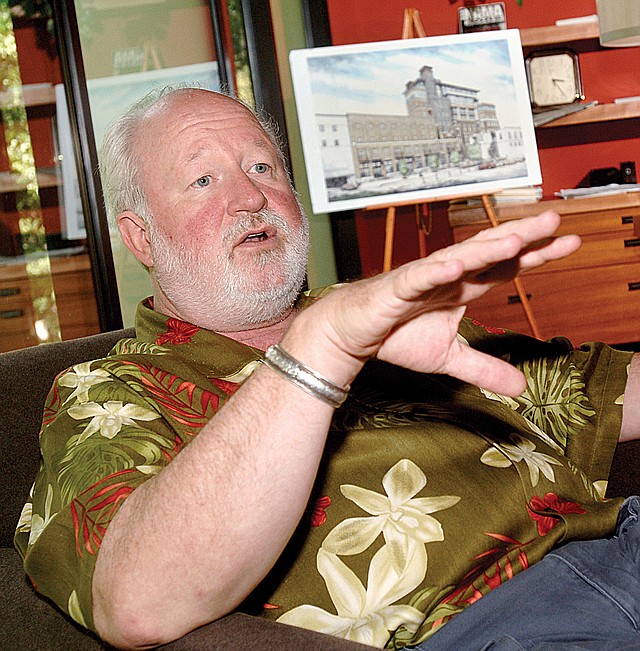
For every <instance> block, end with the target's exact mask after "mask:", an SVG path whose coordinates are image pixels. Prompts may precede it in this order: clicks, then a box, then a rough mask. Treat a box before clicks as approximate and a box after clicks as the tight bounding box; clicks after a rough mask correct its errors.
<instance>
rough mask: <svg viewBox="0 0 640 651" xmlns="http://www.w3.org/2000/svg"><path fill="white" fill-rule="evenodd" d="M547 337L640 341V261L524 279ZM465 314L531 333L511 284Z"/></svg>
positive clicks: (490, 295)
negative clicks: (561, 336)
mask: <svg viewBox="0 0 640 651" xmlns="http://www.w3.org/2000/svg"><path fill="white" fill-rule="evenodd" d="M522 284H523V287H524V290H525V293H526V294H527V296H528V297H529V303H530V306H531V310H532V311H533V314H534V316H535V318H536V321H537V323H538V326H539V328H540V333H541V336H542V338H543V339H548V338H550V337H554V336H557V335H564V336H567V337H569V338H570V339H571V340H572V341H573V342H574V343H575V344H579V343H581V342H583V341H593V340H598V341H605V342H607V343H611V344H615V343H627V342H632V341H639V340H640V263H634V264H620V265H611V266H610V267H603V268H601V269H598V270H595V271H594V270H592V269H577V270H571V271H563V272H558V273H540V274H534V273H532V274H529V275H527V276H523V277H522ZM467 316H469V317H471V318H475V319H477V320H479V321H481V322H482V323H485V324H486V325H493V326H502V327H506V328H510V329H512V330H518V331H521V332H530V329H529V326H528V322H527V320H526V318H525V316H524V312H523V309H522V306H521V305H520V303H519V302H518V297H517V292H516V291H515V288H514V286H513V284H512V283H511V284H509V285H504V286H501V287H498V288H496V289H494V290H493V291H491V292H489V294H488V295H487V296H485V297H483V298H482V299H481V300H480V301H477V302H474V303H472V304H471V305H470V306H469V308H468V310H467Z"/></svg>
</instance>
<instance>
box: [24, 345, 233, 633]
mask: <svg viewBox="0 0 640 651" xmlns="http://www.w3.org/2000/svg"><path fill="white" fill-rule="evenodd" d="M150 360H151V361H150ZM211 388H212V390H211V391H209V390H207V389H205V388H202V387H200V386H197V384H196V383H194V382H191V381H189V380H188V379H185V378H182V377H178V376H177V375H176V374H174V373H171V372H169V371H167V370H163V369H161V368H159V367H157V366H155V365H154V361H153V357H152V356H143V355H137V356H132V357H131V358H128V359H123V358H118V357H114V358H106V359H104V360H99V361H94V362H87V363H83V364H79V365H77V366H74V367H73V368H71V369H69V370H68V371H66V372H64V373H62V374H60V375H59V376H58V378H57V379H56V381H55V383H54V385H53V387H52V389H51V391H50V393H49V396H48V398H47V401H46V405H45V410H44V419H43V426H42V430H41V433H40V447H41V454H42V461H41V466H40V470H39V472H38V475H37V477H36V480H35V483H34V485H33V488H32V491H31V495H30V500H29V501H28V503H27V504H26V505H25V507H24V509H23V512H22V516H21V519H20V522H19V525H18V529H17V532H16V538H15V543H16V547H17V549H18V551H19V552H20V554H21V555H22V556H23V558H24V565H25V570H26V572H27V574H28V576H29V577H30V579H31V581H32V582H33V584H34V586H35V587H36V589H37V590H38V591H39V592H40V593H41V594H43V595H45V596H47V597H49V598H50V599H51V600H52V601H54V602H55V603H56V604H57V605H58V606H59V607H60V608H61V609H62V610H63V611H65V612H67V613H68V614H69V615H70V616H71V617H72V618H73V619H74V620H75V621H77V622H78V623H79V624H81V625H82V626H85V627H87V628H89V629H93V620H92V599H91V584H92V578H93V571H94V567H95V561H96V556H97V553H98V551H99V549H100V545H101V543H102V540H103V537H104V535H105V532H106V531H107V528H108V526H109V524H110V522H111V521H112V519H113V518H114V516H115V514H116V513H117V511H118V509H119V508H120V506H122V504H123V503H124V501H125V500H126V499H127V497H128V496H129V495H130V494H131V493H132V492H133V491H134V490H135V489H136V488H137V487H138V486H140V485H141V484H142V483H143V482H145V481H147V480H148V479H149V478H151V477H153V476H154V475H155V474H157V473H158V472H159V471H160V470H161V469H162V468H163V467H164V466H166V465H167V464H168V463H169V462H170V461H171V460H172V459H173V458H174V457H175V456H176V454H178V453H179V451H180V450H181V449H182V448H183V447H184V445H186V444H187V443H188V442H189V441H190V440H191V439H192V438H193V436H195V435H196V434H197V432H198V431H199V429H200V428H201V427H202V426H203V425H204V424H205V423H206V422H207V421H208V420H209V419H210V418H211V416H212V415H213V414H214V413H215V411H217V409H218V407H219V404H220V402H221V399H222V396H224V395H225V394H224V393H223V392H222V391H220V390H218V388H217V387H216V386H215V385H214V384H213V383H211Z"/></svg>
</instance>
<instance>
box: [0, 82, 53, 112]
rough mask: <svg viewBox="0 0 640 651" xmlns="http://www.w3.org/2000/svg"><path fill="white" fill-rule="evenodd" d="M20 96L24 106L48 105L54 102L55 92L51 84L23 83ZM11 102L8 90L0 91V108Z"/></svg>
mask: <svg viewBox="0 0 640 651" xmlns="http://www.w3.org/2000/svg"><path fill="white" fill-rule="evenodd" d="M22 98H23V101H24V105H25V106H49V105H51V104H53V105H55V103H56V93H55V90H54V88H53V86H52V85H51V84H25V85H24V86H23V87H22ZM11 102H12V94H11V92H10V91H4V92H3V93H0V108H5V107H6V106H8V105H9V104H10V103H11Z"/></svg>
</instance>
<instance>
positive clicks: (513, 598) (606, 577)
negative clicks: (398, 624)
mask: <svg viewBox="0 0 640 651" xmlns="http://www.w3.org/2000/svg"><path fill="white" fill-rule="evenodd" d="M639 518H640V498H639V497H631V498H629V499H628V500H626V501H625V503H624V504H623V506H622V508H621V510H620V515H619V517H618V525H617V527H616V532H615V534H614V535H613V536H612V537H611V538H606V539H605V538H602V539H598V540H590V541H579V542H571V543H568V544H566V545H564V546H563V547H560V548H559V549H557V550H554V551H553V552H551V553H549V554H548V555H547V556H546V557H545V558H544V559H543V560H542V561H540V562H539V563H538V564H536V565H534V566H533V567H531V568H529V569H528V570H526V571H525V572H523V573H522V574H519V575H517V576H515V577H514V578H513V579H511V580H510V581H508V582H507V583H505V584H504V585H502V586H500V587H499V588H497V589H496V590H493V591H492V592H490V593H489V594H488V595H486V596H485V597H483V598H482V599H480V601H478V602H476V603H475V604H473V605H472V606H470V607H468V608H467V609H466V610H464V611H463V612H462V613H460V614H459V615H456V617H454V618H453V619H452V620H451V621H450V622H449V623H448V624H446V625H445V626H443V627H442V628H441V629H440V630H439V631H438V632H437V633H435V634H434V635H433V636H432V637H431V638H429V639H428V640H426V641H425V642H423V643H422V644H421V645H419V646H418V647H416V648H417V649H420V650H421V651H587V650H589V651H595V650H597V651H605V650H606V651H614V650H615V651H640V523H639V522H638V520H639Z"/></svg>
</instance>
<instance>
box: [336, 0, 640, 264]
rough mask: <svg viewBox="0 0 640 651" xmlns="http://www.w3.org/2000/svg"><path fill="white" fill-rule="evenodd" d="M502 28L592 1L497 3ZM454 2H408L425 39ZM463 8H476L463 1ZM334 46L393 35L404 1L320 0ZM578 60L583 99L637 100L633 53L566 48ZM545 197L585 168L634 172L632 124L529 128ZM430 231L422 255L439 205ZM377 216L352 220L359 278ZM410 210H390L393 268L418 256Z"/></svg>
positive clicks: (578, 9)
mask: <svg viewBox="0 0 640 651" xmlns="http://www.w3.org/2000/svg"><path fill="white" fill-rule="evenodd" d="M504 2H505V10H506V15H507V27H508V28H518V29H520V28H526V27H543V26H547V25H553V24H554V23H555V21H556V20H559V19H563V18H573V17H576V16H588V15H591V14H594V13H595V12H596V8H595V0H571V2H559V1H558V0H523V3H522V6H521V7H520V6H518V4H517V3H516V0H504ZM463 4H464V3H463V2H462V1H461V0H458V1H456V0H416V1H415V2H413V3H411V6H412V7H415V8H416V9H417V10H418V11H419V12H420V20H421V22H422V25H423V27H424V30H425V32H426V34H427V36H437V35H441V34H455V33H457V31H458V28H457V24H458V23H457V16H458V9H459V8H460V7H461V6H463ZM468 4H481V3H480V2H475V3H473V2H470V3H468ZM327 5H328V9H329V20H330V25H331V34H332V39H333V43H334V45H343V44H348V43H366V42H372V41H384V40H393V39H397V38H400V37H401V35H402V21H403V15H404V9H405V8H406V7H407V6H408V5H407V3H406V2H400V1H399V0H348V1H346V2H345V1H344V0H327ZM571 47H573V48H574V49H576V50H577V51H578V53H579V56H580V68H581V75H582V81H583V89H584V93H585V96H586V100H587V101H590V100H598V102H600V103H605V102H611V101H612V100H613V99H614V98H616V97H627V96H636V95H640V48H638V47H632V48H599V46H598V45H597V44H596V45H595V46H594V45H593V44H590V46H589V48H588V49H591V51H587V50H585V48H583V47H582V46H580V44H579V43H572V44H571ZM537 138H538V149H539V151H540V164H541V167H542V178H543V192H544V197H545V198H548V199H550V198H553V197H554V192H557V191H558V190H560V189H562V188H572V187H575V186H576V185H577V184H578V183H579V182H580V180H581V179H582V178H583V177H584V176H585V174H587V173H588V172H589V170H590V169H593V168H598V167H618V166H619V165H620V162H622V161H629V160H630V161H635V162H636V166H637V167H638V168H639V169H640V155H639V154H640V119H637V118H636V119H632V120H625V121H614V122H610V123H599V124H586V125H579V126H575V127H565V128H552V129H539V130H538V131H537ZM433 211H434V224H433V232H432V235H431V236H430V238H429V240H428V248H429V250H433V249H435V248H439V247H441V246H443V245H446V244H448V243H449V242H450V241H451V240H450V232H449V229H448V226H447V223H446V205H445V204H442V203H438V204H434V206H433ZM384 217H385V213H384V211H375V212H374V211H372V212H367V213H366V214H365V213H358V215H357V217H356V222H357V228H358V237H359V240H360V252H361V259H362V270H363V274H364V275H371V274H372V273H376V272H377V271H379V270H380V269H381V267H382V256H383V246H384ZM414 224H415V219H414V210H413V209H412V208H409V209H402V210H400V211H398V219H397V226H396V246H395V248H394V258H393V262H394V264H401V263H402V262H406V261H407V260H410V259H413V258H415V257H416V256H417V255H418V245H417V236H416V230H415V226H414Z"/></svg>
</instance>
